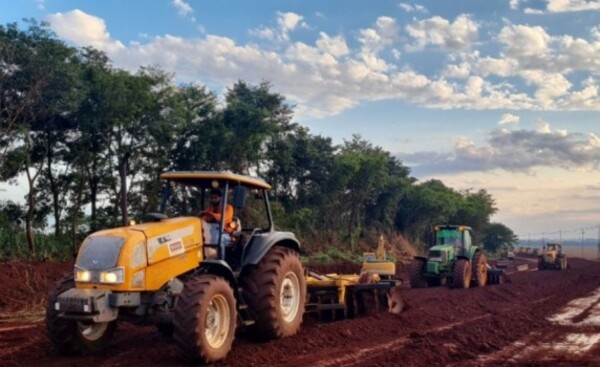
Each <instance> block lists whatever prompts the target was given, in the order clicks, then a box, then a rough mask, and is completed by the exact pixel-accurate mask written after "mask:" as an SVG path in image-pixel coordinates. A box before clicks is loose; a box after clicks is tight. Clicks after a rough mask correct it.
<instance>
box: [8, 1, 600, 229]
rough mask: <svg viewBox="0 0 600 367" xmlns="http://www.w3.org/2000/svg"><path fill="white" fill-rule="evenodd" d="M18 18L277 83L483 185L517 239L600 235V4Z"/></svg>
mask: <svg viewBox="0 0 600 367" xmlns="http://www.w3.org/2000/svg"><path fill="white" fill-rule="evenodd" d="M23 18H35V19H38V20H43V21H46V22H48V23H49V24H50V27H51V28H52V30H53V31H54V32H55V33H56V34H57V36H58V37H59V38H61V39H63V40H64V41H65V42H67V43H68V44H70V45H74V46H78V47H83V46H93V47H96V48H98V49H100V50H102V51H104V52H106V54H107V55H108V56H109V57H110V58H111V60H112V61H113V64H114V66H115V67H118V68H124V69H127V70H131V71H135V70H137V69H138V68H139V67H140V66H143V65H159V66H161V67H162V68H163V69H165V70H167V71H170V72H173V73H175V75H176V80H177V82H179V83H191V82H193V83H198V84H202V85H206V86H208V87H209V88H210V89H211V90H213V91H215V92H217V93H221V94H222V93H223V92H224V91H226V89H227V87H229V86H231V85H232V84H233V83H234V82H235V81H237V80H240V79H242V80H245V81H247V82H250V83H259V82H261V81H270V82H271V83H272V85H273V88H274V90H275V91H277V92H279V93H281V94H283V95H284V96H286V98H287V100H288V101H289V102H290V103H291V104H293V105H295V116H294V119H295V121H296V122H298V123H300V124H302V125H304V126H307V127H309V128H310V130H311V132H312V133H314V134H321V135H324V136H329V137H331V138H333V140H334V142H336V143H341V142H343V141H344V139H348V138H350V137H351V136H352V135H353V134H360V135H361V136H362V137H363V138H365V139H368V140H370V141H372V142H373V143H374V144H376V145H379V146H381V147H383V148H385V149H386V150H388V151H390V152H391V153H392V154H393V155H394V156H396V157H398V158H399V159H400V160H401V161H402V162H403V163H404V164H406V165H408V166H409V167H411V169H412V174H413V175H414V176H415V177H416V178H418V179H419V180H421V181H422V180H428V179H432V178H435V179H441V180H442V181H444V183H446V184H447V185H449V186H451V187H454V188H456V189H461V190H463V189H473V190H479V189H486V190H488V191H489V192H490V193H491V194H492V195H493V196H494V197H495V199H496V204H497V206H498V213H497V214H496V215H495V216H494V218H493V220H494V221H499V222H502V223H504V224H506V225H508V226H509V227H511V228H512V229H513V230H514V231H515V232H516V233H517V234H519V235H520V236H521V237H526V236H527V235H528V234H534V235H537V234H540V233H542V232H546V233H548V232H552V231H557V230H560V229H563V230H568V229H572V228H577V227H589V226H594V225H598V224H600V215H599V214H600V200H599V199H600V172H599V171H598V168H599V162H600V113H599V112H600V94H599V88H600V0H452V1H440V0H431V1H418V2H410V1H386V0H378V1H372V0H371V1H367V0H363V1H358V0H328V1H317V0H303V1H286V0H278V1H275V0H267V1H265V0H262V1H247V0H228V1H223V0H201V1H200V0H196V1H194V0H153V1H147V0H146V1H143V0H129V1H118V0H103V1H92V0H87V1H86V0H81V1H73V0H18V1H15V0H11V1H9V0H0V24H6V23H11V22H17V21H21V19H23ZM23 191H24V190H23ZM24 193H25V191H24V192H23V194H24ZM0 195H5V196H6V195H8V194H7V191H5V192H4V193H2V192H0ZM11 195H12V194H11Z"/></svg>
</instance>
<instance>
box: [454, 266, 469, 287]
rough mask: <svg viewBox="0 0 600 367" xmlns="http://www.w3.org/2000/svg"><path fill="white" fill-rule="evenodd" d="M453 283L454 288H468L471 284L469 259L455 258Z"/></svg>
mask: <svg viewBox="0 0 600 367" xmlns="http://www.w3.org/2000/svg"><path fill="white" fill-rule="evenodd" d="M453 285H454V288H469V286H470V285H471V263H470V262H469V260H466V259H458V260H456V264H455V265H454V283H453Z"/></svg>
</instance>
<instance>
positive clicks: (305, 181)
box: [0, 22, 496, 261]
mask: <svg viewBox="0 0 600 367" xmlns="http://www.w3.org/2000/svg"><path fill="white" fill-rule="evenodd" d="M0 89H1V90H2V93H0V181H2V182H15V181H16V178H17V177H22V176H23V175H25V176H26V177H27V178H28V196H27V199H28V200H27V203H26V205H25V206H24V207H21V206H18V205H17V206H16V208H15V206H14V205H12V206H11V204H9V203H4V204H0V228H1V235H2V236H3V237H2V242H0V256H5V257H9V256H16V257H26V256H52V257H63V258H64V257H66V256H68V254H70V253H72V252H73V249H76V248H77V247H78V245H79V242H80V241H81V239H82V238H83V237H85V235H86V234H88V233H89V232H92V231H95V230H98V229H101V228H106V227H114V226H118V225H120V224H121V223H124V222H125V221H126V220H127V218H128V217H129V216H131V217H134V218H140V217H142V216H143V214H144V213H148V212H153V211H156V210H157V207H158V204H159V197H160V195H159V193H160V190H161V182H160V180H159V175H160V173H161V172H163V171H166V170H187V171H191V170H230V171H233V172H235V173H241V174H251V175H258V176H261V177H264V178H265V179H266V180H267V181H268V182H269V183H271V185H272V187H273V190H272V191H271V202H272V209H273V215H274V218H275V224H276V226H277V227H278V229H282V230H290V231H293V232H294V233H296V234H297V235H298V237H299V238H300V239H301V240H302V242H303V243H304V244H305V245H304V247H305V249H308V250H309V251H310V252H312V253H313V254H316V255H315V256H314V257H312V260H315V261H335V260H358V259H359V257H360V256H361V252H362V250H364V249H365V248H363V247H364V246H363V247H361V244H364V243H365V242H368V243H370V242H372V241H370V238H371V237H373V234H381V233H386V234H391V233H393V232H401V233H402V234H403V235H404V236H405V237H406V238H408V239H410V240H411V241H413V242H415V243H416V245H417V246H418V247H419V248H422V249H425V248H426V244H427V243H429V241H430V238H429V237H428V235H429V234H430V230H431V227H432V226H433V225H435V224H438V223H449V222H451V223H454V224H466V225H470V226H472V227H473V228H474V231H475V237H476V239H477V238H483V233H484V231H485V230H486V228H488V232H489V231H490V228H493V227H492V226H488V225H489V219H490V217H491V216H492V215H493V214H494V213H495V211H496V207H495V203H494V200H493V198H492V197H491V195H489V194H488V193H487V192H486V191H484V190H481V191H478V192H471V191H464V192H459V191H456V190H454V189H452V188H449V187H446V186H445V185H444V184H443V183H442V182H441V181H438V180H430V181H426V182H421V183H418V182H416V179H414V178H412V177H411V176H410V170H409V168H408V167H406V166H404V165H403V164H402V163H401V162H399V161H398V160H397V159H396V158H395V157H393V156H392V155H391V154H390V153H389V152H387V151H385V150H383V149H382V148H381V147H378V146H374V145H373V144H372V143H370V142H368V141H366V140H364V139H362V138H361V137H360V136H358V135H355V136H353V137H352V138H351V139H349V140H347V141H344V142H343V143H342V144H341V145H334V144H333V143H332V141H331V139H330V138H327V137H323V136H319V135H313V134H311V133H310V132H309V131H308V129H307V128H304V127H301V126H299V125H297V124H296V123H293V122H292V117H293V109H292V107H291V106H290V105H289V104H288V103H287V101H286V99H285V97H284V96H283V95H281V94H279V93H277V92H276V91H274V90H273V87H272V86H271V85H270V84H269V83H268V82H264V83H261V84H259V85H250V84H248V83H246V82H244V81H238V82H237V83H235V84H234V85H233V86H232V87H231V88H230V89H228V90H227V92H226V94H225V96H224V97H225V98H224V101H223V102H222V103H218V100H217V95H216V94H215V93H214V92H212V91H209V90H208V89H207V88H206V87H204V86H201V85H194V84H191V85H176V84H175V82H174V75H170V74H168V73H166V72H164V71H162V70H161V69H159V68H156V67H145V68H141V69H140V70H139V71H137V72H129V71H125V70H120V69H117V68H115V67H113V66H112V65H111V63H110V60H109V59H108V58H107V57H106V55H104V54H103V53H102V52H99V51H97V50H94V49H91V48H84V49H77V48H73V47H69V46H67V45H65V44H64V43H63V42H61V41H59V40H57V39H56V38H55V37H54V35H53V34H52V33H51V32H50V31H49V30H48V29H47V28H45V27H44V26H40V25H38V24H37V23H35V22H31V23H29V27H28V28H26V29H21V28H19V27H18V26H17V25H16V24H10V25H7V26H5V27H2V26H0ZM188 204H190V203H188V201H187V199H186V200H183V201H182V205H183V206H182V208H181V209H182V210H184V209H185V207H186V205H188ZM255 209H257V208H248V211H249V212H251V211H252V210H255ZM263 209H264V207H263ZM257 210H258V209H257ZM15 213H18V214H15ZM15 215H16V216H17V217H18V221H19V223H20V224H18V225H17V226H15V222H16V221H17V220H16V219H15ZM48 219H50V220H48ZM23 222H24V223H25V224H26V225H25V228H26V229H25V230H24V229H23ZM48 223H50V224H51V225H52V228H46V227H47V224H48ZM246 223H248V221H246ZM50 230H53V232H54V233H53V234H49V233H48V232H49V231H50ZM24 232H25V233H24ZM26 235H28V236H27V237H28V238H27V239H28V241H29V243H30V245H29V246H26V247H24V246H25V245H24V243H25V242H26V241H25V238H26ZM374 237H375V238H376V237H378V235H375V236H374ZM34 243H37V246H33V244H34Z"/></svg>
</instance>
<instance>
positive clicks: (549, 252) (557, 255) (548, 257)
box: [538, 243, 568, 270]
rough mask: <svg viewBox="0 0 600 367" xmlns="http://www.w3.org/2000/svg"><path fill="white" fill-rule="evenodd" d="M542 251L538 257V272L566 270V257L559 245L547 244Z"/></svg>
mask: <svg viewBox="0 0 600 367" xmlns="http://www.w3.org/2000/svg"><path fill="white" fill-rule="evenodd" d="M542 250H543V251H542V254H541V255H540V256H539V257H538V270H546V269H556V270H565V269H567V267H568V264H567V255H566V254H565V253H564V252H563V251H562V246H561V245H560V244H558V243H549V244H547V245H546V246H545V247H544V248H543V249H542Z"/></svg>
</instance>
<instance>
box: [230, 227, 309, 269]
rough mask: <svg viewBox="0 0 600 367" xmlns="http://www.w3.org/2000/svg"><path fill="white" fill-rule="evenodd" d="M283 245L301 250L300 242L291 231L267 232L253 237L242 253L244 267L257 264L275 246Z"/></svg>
mask: <svg viewBox="0 0 600 367" xmlns="http://www.w3.org/2000/svg"><path fill="white" fill-rule="evenodd" d="M275 245H277V246H283V247H288V248H291V249H292V250H295V251H297V252H300V242H298V240H297V239H296V236H295V235H294V234H293V233H291V232H275V231H273V232H265V233H261V234H257V235H255V236H253V237H252V239H251V240H250V243H249V244H248V245H246V247H245V248H244V253H243V255H242V268H245V267H246V266H247V265H256V264H258V263H259V262H260V260H262V258H263V257H264V256H265V255H266V254H267V252H269V250H270V249H271V248H272V247H273V246H275Z"/></svg>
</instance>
